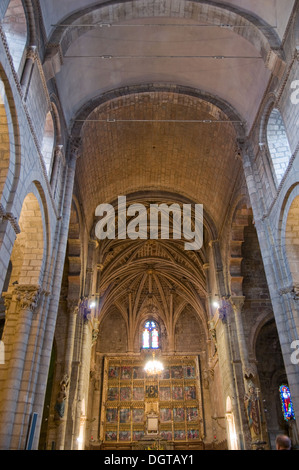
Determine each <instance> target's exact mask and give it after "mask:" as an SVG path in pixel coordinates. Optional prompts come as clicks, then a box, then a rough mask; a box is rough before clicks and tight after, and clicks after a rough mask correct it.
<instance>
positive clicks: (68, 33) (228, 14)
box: [49, 1, 282, 73]
mask: <svg viewBox="0 0 299 470" xmlns="http://www.w3.org/2000/svg"><path fill="white" fill-rule="evenodd" d="M154 15H156V16H157V17H161V18H163V17H164V18H165V17H169V18H181V19H188V20H189V19H193V20H195V21H197V22H199V23H201V22H202V23H208V24H211V23H212V24H214V25H215V26H220V27H224V28H225V27H227V28H232V30H233V31H234V32H235V33H236V34H239V35H240V36H242V37H244V38H245V39H246V40H248V41H249V42H251V43H252V44H253V45H254V47H256V48H257V50H258V51H259V52H260V54H261V56H262V58H263V60H264V62H265V63H266V65H267V66H268V67H269V68H271V69H272V70H273V71H274V72H276V73H279V71H280V68H281V65H282V60H281V57H280V56H279V54H278V53H277V49H278V48H279V46H280V40H279V37H278V35H276V33H275V32H273V30H272V27H271V26H269V25H267V24H266V23H265V22H264V21H261V20H260V19H259V18H258V17H256V16H254V15H250V14H249V13H248V12H246V13H245V12H243V11H242V9H241V8H236V7H232V6H230V5H225V6H224V5H220V4H219V3H218V4H216V3H214V2H212V3H209V4H207V3H206V2H204V1H199V2H196V3H195V2H184V4H182V7H181V8H180V10H179V11H178V9H177V7H176V5H175V4H174V3H172V2H171V3H170V4H169V5H168V6H167V8H165V5H164V4H163V6H162V5H160V6H159V4H157V5H155V6H154V5H151V6H149V8H148V16H149V17H153V16H154ZM144 17H145V9H144V5H143V4H142V5H140V6H139V5H138V4H137V5H135V8H133V7H132V4H131V2H125V3H124V4H123V3H122V4H120V5H119V8H118V9H114V10H113V16H111V11H110V9H109V4H108V5H103V6H102V5H101V6H100V8H99V6H98V5H97V6H95V7H93V8H92V7H91V8H88V9H86V10H85V11H81V12H80V13H75V14H73V15H71V16H70V17H68V18H66V19H64V20H63V22H62V23H61V25H60V24H58V25H56V30H54V32H53V33H52V35H51V38H50V40H49V44H51V45H53V44H56V45H57V44H59V45H60V47H61V51H62V53H63V55H65V54H66V52H67V50H68V48H69V47H70V45H71V43H72V42H73V41H74V40H75V39H77V38H78V37H80V35H82V34H85V33H86V31H87V30H88V28H89V29H93V25H97V24H101V23H102V24H104V25H108V26H109V25H110V23H114V22H115V21H116V22H118V21H123V20H125V21H129V20H132V19H138V18H143V19H144ZM76 24H77V25H78V26H77V27H76V28H75V27H74V26H76ZM82 24H85V25H89V26H84V27H81V25H82ZM235 25H236V27H234V26H235ZM249 25H250V26H251V28H253V29H254V34H251V31H250V29H251V28H248V26H249ZM237 26H239V28H238V27H237ZM240 26H242V27H240ZM244 26H245V27H244ZM246 26H247V27H246Z"/></svg>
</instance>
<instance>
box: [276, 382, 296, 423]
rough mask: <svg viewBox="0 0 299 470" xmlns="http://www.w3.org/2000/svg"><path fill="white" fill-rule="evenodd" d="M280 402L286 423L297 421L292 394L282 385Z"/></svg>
mask: <svg viewBox="0 0 299 470" xmlns="http://www.w3.org/2000/svg"><path fill="white" fill-rule="evenodd" d="M279 393H280V400H281V405H282V412H283V416H284V419H285V420H286V421H288V420H290V419H295V415H294V410H293V403H292V399H291V392H290V389H289V387H288V386H287V385H281V386H280V387H279Z"/></svg>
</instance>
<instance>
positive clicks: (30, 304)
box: [12, 284, 42, 311]
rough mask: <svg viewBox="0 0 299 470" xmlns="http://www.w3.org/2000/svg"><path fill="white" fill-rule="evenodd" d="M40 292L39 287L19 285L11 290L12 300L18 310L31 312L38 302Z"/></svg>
mask: <svg viewBox="0 0 299 470" xmlns="http://www.w3.org/2000/svg"><path fill="white" fill-rule="evenodd" d="M41 293H42V290H41V288H40V286H38V285H34V284H20V285H18V286H17V287H15V289H14V290H13V293H12V300H13V298H15V299H16V300H17V303H18V309H19V310H31V311H33V310H34V309H35V308H36V307H37V305H38V302H39V299H40V295H41Z"/></svg>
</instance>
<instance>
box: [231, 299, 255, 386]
mask: <svg viewBox="0 0 299 470" xmlns="http://www.w3.org/2000/svg"><path fill="white" fill-rule="evenodd" d="M244 301H245V297H244V296H232V297H231V302H232V308H233V312H234V318H235V323H236V329H237V339H238V346H239V351H240V359H241V364H242V370H243V378H244V379H249V378H252V377H255V376H256V372H257V371H256V367H255V365H250V364H249V360H248V348H247V344H246V340H245V335H244V329H243V321H242V314H241V312H242V307H243V305H244ZM244 383H245V382H244Z"/></svg>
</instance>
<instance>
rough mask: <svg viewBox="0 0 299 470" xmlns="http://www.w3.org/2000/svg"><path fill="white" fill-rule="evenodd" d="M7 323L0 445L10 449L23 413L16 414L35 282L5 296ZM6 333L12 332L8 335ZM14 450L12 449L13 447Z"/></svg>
mask: <svg viewBox="0 0 299 470" xmlns="http://www.w3.org/2000/svg"><path fill="white" fill-rule="evenodd" d="M6 297H7V299H6V301H7V302H6V305H7V323H6V327H5V329H6V335H7V340H6V338H5V339H4V342H5V347H6V350H7V360H8V364H7V375H6V378H5V380H4V387H3V391H2V394H1V413H0V422H1V427H0V448H1V449H2V450H5V449H10V445H11V441H12V440H13V439H14V438H16V440H17V441H18V440H19V436H20V429H19V433H18V434H17V435H15V436H14V435H13V430H14V432H15V433H16V432H17V431H18V423H19V426H20V425H21V422H22V416H17V414H16V412H17V408H18V404H19V400H22V401H24V400H26V399H27V397H25V396H20V390H21V384H22V381H23V380H24V364H25V358H26V354H27V347H28V341H29V335H30V330H31V323H32V315H33V312H34V310H35V309H36V307H37V305H38V302H39V298H40V287H39V286H37V285H19V286H17V287H16V288H15V289H14V290H13V292H12V293H11V294H10V295H9V294H7V295H6ZM9 332H12V333H13V335H11V336H9ZM12 450H13V449H12Z"/></svg>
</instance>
